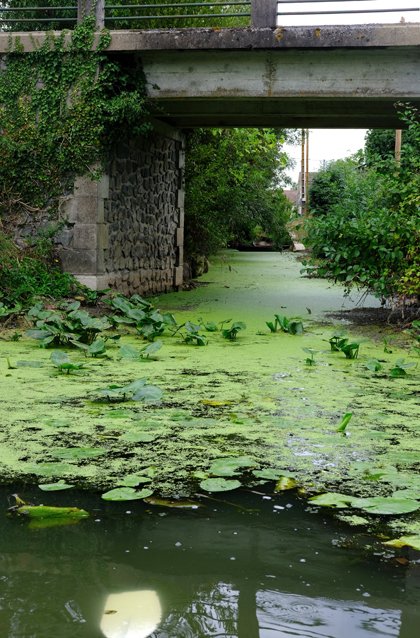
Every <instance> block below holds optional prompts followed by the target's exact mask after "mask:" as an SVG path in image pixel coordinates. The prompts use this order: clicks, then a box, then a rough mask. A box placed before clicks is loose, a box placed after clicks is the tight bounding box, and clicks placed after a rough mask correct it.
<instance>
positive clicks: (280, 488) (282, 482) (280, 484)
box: [274, 476, 298, 492]
mask: <svg viewBox="0 0 420 638" xmlns="http://www.w3.org/2000/svg"><path fill="white" fill-rule="evenodd" d="M297 485H298V484H297V482H296V481H295V479H294V478H290V477H289V476H281V477H280V478H279V480H278V481H277V483H276V487H275V488H274V491H275V492H285V491H286V490H293V489H294V488H295V487H297Z"/></svg>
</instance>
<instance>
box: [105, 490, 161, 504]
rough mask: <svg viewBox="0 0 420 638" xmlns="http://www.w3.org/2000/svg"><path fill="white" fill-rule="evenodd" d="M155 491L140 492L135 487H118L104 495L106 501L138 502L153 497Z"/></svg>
mask: <svg viewBox="0 0 420 638" xmlns="http://www.w3.org/2000/svg"><path fill="white" fill-rule="evenodd" d="M152 494H153V490H150V489H148V488H144V489H142V490H140V491H139V492H138V491H137V490H135V489H134V488H133V487H116V488H115V489H113V490H109V492H105V493H104V494H102V496H101V498H103V499H104V501H136V500H139V499H142V498H147V497H148V496H152Z"/></svg>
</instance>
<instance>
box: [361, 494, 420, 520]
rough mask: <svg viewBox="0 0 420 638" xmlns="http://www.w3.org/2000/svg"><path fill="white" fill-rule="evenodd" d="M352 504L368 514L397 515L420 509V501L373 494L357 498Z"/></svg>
mask: <svg viewBox="0 0 420 638" xmlns="http://www.w3.org/2000/svg"><path fill="white" fill-rule="evenodd" d="M352 506H353V507H356V508H358V509H361V510H363V511H364V512H367V513H368V514H381V515H384V516H385V515H386V516H395V515H397V514H408V513H410V512H415V511H416V510H418V509H420V503H419V502H418V501H415V500H413V499H409V498H395V497H393V496H373V497H371V498H355V499H353V501H352Z"/></svg>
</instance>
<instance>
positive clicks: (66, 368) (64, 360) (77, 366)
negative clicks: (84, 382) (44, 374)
mask: <svg viewBox="0 0 420 638" xmlns="http://www.w3.org/2000/svg"><path fill="white" fill-rule="evenodd" d="M50 359H51V362H52V364H53V366H55V367H56V368H57V369H58V371H59V372H62V373H64V374H70V373H71V372H79V370H81V369H82V368H83V366H84V363H73V362H72V361H71V360H70V357H69V355H68V354H66V353H65V352H62V351H61V350H54V351H53V352H52V353H51V357H50Z"/></svg>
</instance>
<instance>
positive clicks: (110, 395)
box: [96, 379, 163, 403]
mask: <svg viewBox="0 0 420 638" xmlns="http://www.w3.org/2000/svg"><path fill="white" fill-rule="evenodd" d="M162 395H163V392H162V390H160V389H159V388H158V387H156V386H154V385H150V384H148V383H147V380H146V379H138V380H137V381H132V383H128V384H127V385H124V386H118V385H111V386H109V387H108V388H106V389H105V390H99V392H98V394H97V396H96V400H97V401H112V402H114V403H115V402H123V401H144V402H145V403H156V402H158V401H160V400H161V398H162Z"/></svg>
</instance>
